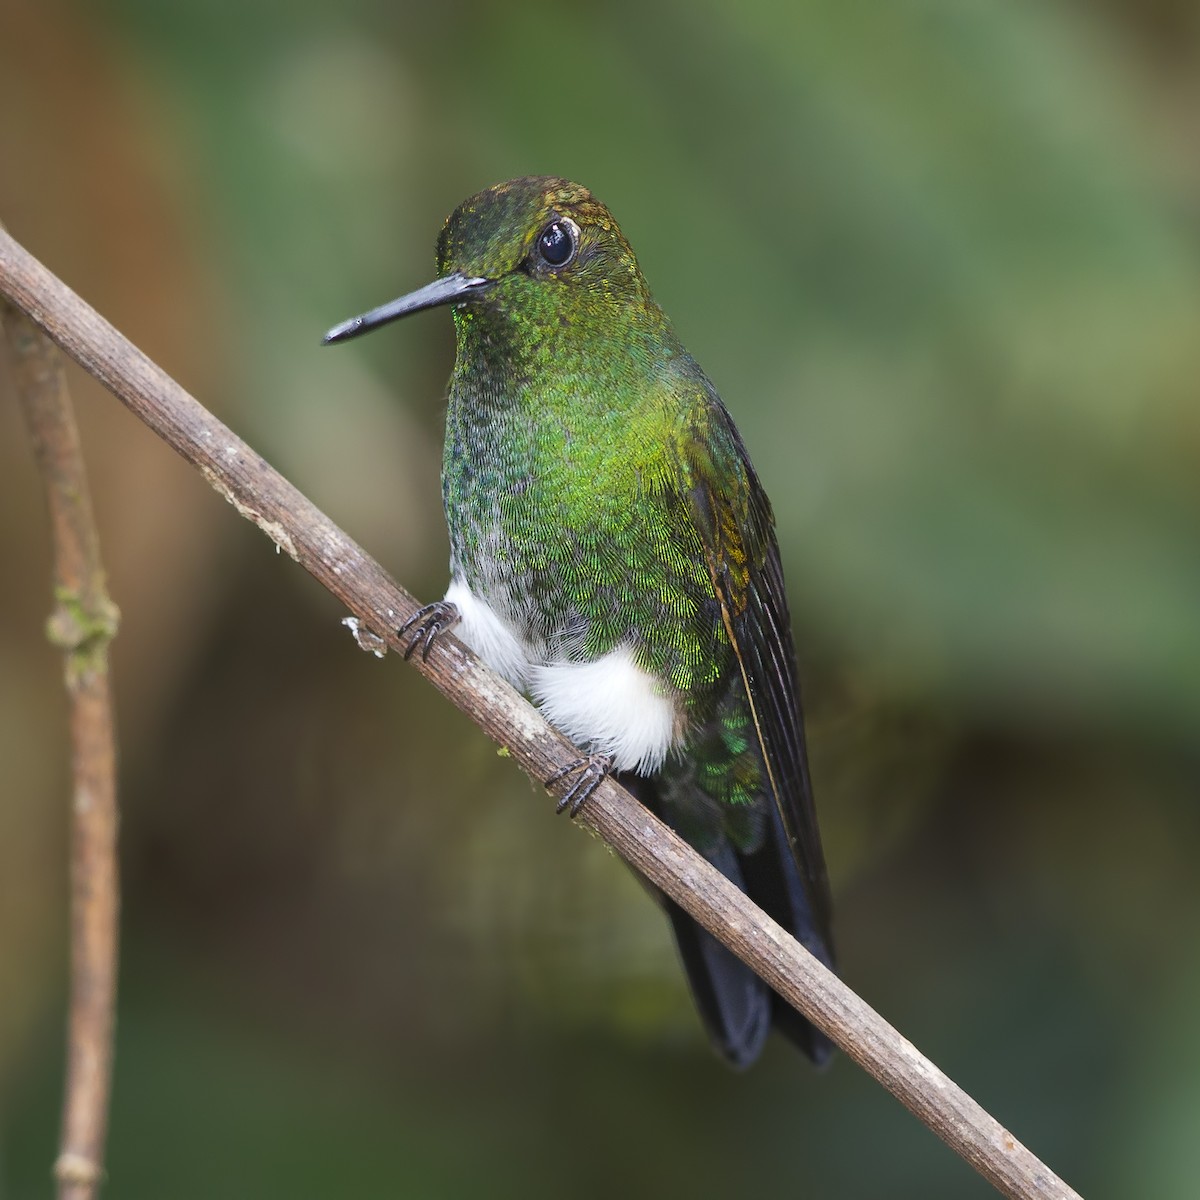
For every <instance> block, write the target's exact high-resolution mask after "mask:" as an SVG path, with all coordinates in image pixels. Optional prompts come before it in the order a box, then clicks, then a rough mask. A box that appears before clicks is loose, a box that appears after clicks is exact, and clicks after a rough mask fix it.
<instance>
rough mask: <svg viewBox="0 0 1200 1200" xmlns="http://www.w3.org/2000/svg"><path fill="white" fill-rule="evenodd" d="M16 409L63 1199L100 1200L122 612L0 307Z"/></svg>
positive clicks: (70, 417) (58, 422)
mask: <svg viewBox="0 0 1200 1200" xmlns="http://www.w3.org/2000/svg"><path fill="white" fill-rule="evenodd" d="M0 317H2V318H3V320H2V323H3V325H4V331H5V334H6V335H7V341H8V347H9V353H10V358H11V362H12V373H13V379H14V382H15V384H16V389H17V401H18V403H19V405H20V407H21V410H22V412H23V413H24V416H25V424H26V426H27V427H28V430H29V439H30V441H31V443H32V445H33V452H34V457H35V458H36V460H37V464H38V469H39V471H40V472H41V476H42V482H43V484H44V486H45V491H46V502H47V505H48V506H49V509H50V525H51V531H52V536H53V541H54V597H55V602H56V608H55V610H54V614H53V615H52V616H51V618H50V620H49V622H48V623H47V633H48V636H49V638H50V640H51V642H53V643H54V644H55V645H56V646H58V647H59V648H60V649H61V650H62V652H63V655H64V659H65V665H66V685H67V695H68V697H69V699H70V725H71V749H72V753H71V758H72V772H73V780H74V795H73V801H72V805H71V918H70V921H71V985H70V986H71V1006H70V1014H69V1016H68V1033H67V1078H66V1089H65V1095H64V1098H63V1120H62V1133H61V1139H60V1143H59V1156H58V1161H57V1162H56V1163H55V1167H54V1173H55V1176H56V1177H57V1179H58V1195H59V1200H92V1197H94V1196H96V1195H97V1194H98V1192H99V1188H100V1183H101V1180H102V1178H103V1174H104V1141H105V1133H106V1130H107V1127H108V1097H109V1089H110V1084H111V1079H112V1037H113V1020H114V1012H115V1004H116V990H117V906H118V895H119V893H118V880H117V792H116V743H115V738H114V735H113V715H112V695H111V689H110V687H109V677H108V643H109V642H110V641H111V640H112V637H113V635H114V634H115V633H116V630H117V610H116V608H115V607H114V606H113V603H112V601H111V600H110V599H109V598H108V594H107V592H106V590H105V586H104V569H103V567H102V566H101V564H100V547H99V541H98V539H97V536H96V526H95V522H94V521H93V519H92V505H91V498H90V496H89V493H88V486H87V478H86V475H85V473H84V465H83V453H82V451H81V450H80V446H79V434H78V431H77V430H76V427H75V414H74V411H73V410H72V408H71V398H70V395H69V394H68V392H67V383H66V376H65V373H64V371H63V364H64V360H63V357H62V355H61V354H60V353H59V350H58V348H57V347H56V346H55V345H54V344H53V343H52V342H51V341H50V339H49V338H47V337H46V335H45V334H44V333H42V331H41V330H40V329H38V328H37V326H35V325H34V324H33V323H32V322H31V321H30V320H29V319H28V317H26V316H25V314H24V313H22V312H20V311H19V310H17V309H15V308H13V307H12V306H10V305H8V304H3V303H0Z"/></svg>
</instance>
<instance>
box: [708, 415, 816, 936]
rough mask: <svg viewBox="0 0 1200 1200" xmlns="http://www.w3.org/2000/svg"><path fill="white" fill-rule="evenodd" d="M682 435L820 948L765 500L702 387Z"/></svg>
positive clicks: (721, 597)
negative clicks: (699, 403)
mask: <svg viewBox="0 0 1200 1200" xmlns="http://www.w3.org/2000/svg"><path fill="white" fill-rule="evenodd" d="M702 426H703V427H702V428H699V429H697V430H696V431H695V436H693V437H689V438H688V439H687V441H688V447H687V452H686V459H687V461H686V463H685V471H686V472H687V476H688V485H689V486H688V490H687V497H688V500H689V502H690V505H691V508H692V516H693V519H694V521H695V525H696V528H697V530H698V532H699V535H700V539H701V542H702V545H703V549H704V555H705V560H706V565H707V568H708V574H709V577H710V579H711V581H712V587H713V592H714V595H715V596H716V599H717V603H718V606H719V609H720V615H721V621H722V624H723V625H724V629H725V633H726V635H727V637H728V638H729V642H730V644H731V645H732V647H733V652H734V655H735V657H736V659H737V663H738V667H739V670H740V671H741V675H742V681H743V683H744V685H745V690H746V698H747V700H748V702H749V705H750V710H751V715H752V718H753V724H754V731H755V736H756V737H757V740H758V746H759V749H760V750H761V752H762V760H763V764H764V766H765V769H766V775H767V787H768V789H769V791H770V793H771V795H772V797H773V799H774V801H775V806H776V808H777V810H778V812H779V816H780V818H781V820H782V822H783V828H784V831H785V833H786V836H787V840H788V843H789V846H790V849H791V852H792V856H793V858H794V859H795V862H796V866H797V867H798V868H799V871H800V875H801V879H802V881H803V884H804V889H805V891H806V892H807V893H808V899H809V902H810V905H811V908H812V912H813V916H814V918H815V921H816V924H817V930H816V932H817V933H818V935H819V936H820V937H821V939H822V940H823V942H824V944H825V947H826V949H827V953H831V951H832V939H831V937H830V909H831V901H830V895H829V878H828V874H827V872H826V868H825V857H824V854H823V852H822V849H821V835H820V832H819V831H818V828H817V817H816V811H815V809H814V807H813V799H812V786H811V784H810V782H809V774H808V761H807V758H806V755H805V749H804V729H803V725H802V719H801V712H800V697H799V685H798V682H797V678H796V654H795V649H794V646H793V643H792V628H791V618H790V617H789V615H788V606H787V595H786V593H785V591H784V583H783V568H782V564H781V563H780V558H779V546H778V544H777V542H776V540H775V520H774V516H773V514H772V512H771V505H770V501H769V500H768V499H767V496H766V493H765V492H764V491H763V489H762V485H761V484H760V483H759V481H758V476H757V475H756V474H755V471H754V467H753V466H752V465H751V463H750V460H749V458H748V457H747V455H746V451H745V448H744V446H743V445H742V441H741V438H740V437H739V435H738V432H737V429H736V428H735V427H734V424H733V421H732V419H731V418H730V416H729V414H728V413H727V412H726V410H725V408H724V406H723V405H722V404H721V402H720V400H719V399H717V398H716V397H715V395H714V396H710V400H709V403H708V404H706V405H705V409H704V414H703V421H702Z"/></svg>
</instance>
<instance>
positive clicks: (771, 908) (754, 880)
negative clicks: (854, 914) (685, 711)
mask: <svg viewBox="0 0 1200 1200" xmlns="http://www.w3.org/2000/svg"><path fill="white" fill-rule="evenodd" d="M621 782H622V784H624V785H625V786H626V787H627V788H629V790H630V791H632V792H633V793H634V795H636V796H637V797H638V799H639V800H641V802H642V803H643V804H645V805H646V806H647V808H649V809H651V810H652V811H653V812H655V813H656V814H657V815H658V816H660V817H662V818H663V819H664V820H666V821H667V822H668V824H670V823H671V814H670V812H669V811H664V807H663V805H662V804H661V803H660V801H659V797H658V793H657V789H656V787H655V785H654V782H653V781H652V780H648V779H644V778H639V777H635V776H623V777H622V779H621ZM701 852H702V853H703V854H704V857H705V858H707V859H708V861H709V862H710V863H712V865H713V866H714V867H716V868H717V870H718V871H720V872H721V874H722V875H724V876H725V877H726V878H727V879H729V880H730V881H731V882H732V883H734V884H735V885H736V886H737V887H738V888H740V889H741V890H742V891H743V892H745V893H746V894H747V895H748V896H749V897H750V898H751V899H752V900H753V901H754V902H755V903H756V904H758V905H759V906H760V907H761V908H763V909H764V910H765V911H766V912H767V913H769V914H770V915H771V916H772V917H773V918H774V919H775V920H776V921H778V922H779V923H780V924H781V925H782V926H783V927H784V928H785V929H787V930H789V931H790V932H791V933H792V934H793V935H794V936H795V937H796V939H797V940H798V941H799V942H800V943H801V944H802V945H803V946H805V947H806V948H807V949H808V950H810V951H811V952H812V953H813V954H815V955H816V956H817V957H818V958H819V959H820V960H821V961H822V962H824V963H825V964H826V966H830V967H832V965H833V955H832V951H831V948H830V947H829V946H827V945H826V943H825V940H824V938H823V937H822V935H821V933H820V926H819V924H818V922H817V920H816V917H815V915H814V914H813V911H812V907H811V905H810V904H809V901H808V897H807V895H806V893H805V890H804V886H803V884H802V883H801V880H800V872H799V869H798V868H797V866H796V862H795V860H794V858H793V857H792V854H791V851H790V849H789V847H788V843H787V837H786V835H785V833H784V830H783V823H782V821H781V820H780V817H779V814H778V813H777V812H776V811H775V809H774V807H773V806H772V807H771V812H770V819H769V824H768V828H767V830H766V835H765V837H764V839H763V843H762V845H761V846H760V847H759V849H757V850H756V851H754V852H753V853H749V854H747V853H740V852H738V851H737V850H736V849H735V848H734V847H733V845H732V844H731V843H730V842H728V841H725V840H722V841H719V842H718V844H717V845H716V847H715V848H714V849H711V850H703V851H701ZM659 899H660V901H661V903H662V905H663V907H664V908H665V910H666V913H667V916H668V918H669V919H670V921H671V927H672V930H673V931H674V933H675V941H676V943H677V944H678V946H679V955H680V958H681V959H682V960H683V966H684V970H685V971H686V973H687V978H688V985H689V987H690V988H691V992H692V997H693V999H694V1001H695V1003H696V1008H697V1009H698V1010H699V1013H700V1017H701V1020H702V1021H703V1023H704V1027H705V1029H706V1031H707V1032H708V1035H709V1039H710V1040H711V1042H712V1044H713V1046H714V1047H715V1048H716V1049H717V1050H718V1052H719V1053H720V1054H721V1056H722V1057H723V1058H725V1059H726V1061H727V1062H729V1063H730V1064H731V1065H732V1066H734V1067H738V1068H742V1067H748V1066H750V1064H751V1063H753V1062H754V1060H755V1059H756V1058H758V1056H759V1054H760V1053H761V1051H762V1047H763V1043H764V1042H765V1041H766V1037H767V1034H768V1033H769V1032H770V1030H771V1027H772V1025H774V1026H775V1027H776V1028H777V1029H778V1030H779V1031H780V1033H782V1034H784V1035H785V1036H786V1037H787V1038H788V1039H789V1040H790V1041H792V1042H793V1043H795V1044H796V1045H797V1046H798V1047H799V1048H800V1049H801V1050H803V1051H804V1053H805V1054H806V1055H808V1057H809V1058H811V1059H812V1060H813V1062H815V1063H816V1064H817V1065H818V1066H820V1065H823V1064H824V1063H826V1062H828V1060H829V1058H830V1056H831V1055H832V1053H833V1046H832V1044H831V1043H830V1041H829V1039H828V1038H827V1037H825V1035H824V1034H822V1033H820V1032H819V1031H818V1030H817V1029H815V1028H814V1027H813V1025H812V1024H811V1023H810V1022H809V1021H808V1020H806V1019H805V1018H804V1017H802V1016H801V1015H800V1014H799V1013H798V1012H797V1011H796V1010H795V1009H794V1008H792V1006H791V1005H790V1004H788V1002H787V1001H786V1000H784V999H783V998H782V997H780V996H778V995H776V994H775V992H774V991H773V990H772V989H771V988H770V987H769V986H768V985H767V984H766V983H764V982H763V981H762V980H761V979H759V977H758V976H757V975H756V974H755V973H754V972H753V971H752V970H751V969H750V968H749V967H748V966H746V964H745V963H743V962H742V960H741V959H739V958H738V957H737V956H736V955H735V954H734V953H733V952H732V951H731V950H729V949H727V948H726V947H725V946H724V945H722V944H721V943H720V942H719V941H717V939H716V938H715V937H713V936H712V934H710V933H709V932H708V931H707V930H706V929H704V928H703V927H702V926H700V925H697V924H696V922H695V921H694V920H693V919H692V918H691V917H690V916H688V914H687V913H686V912H684V910H683V909H682V908H680V907H679V905H677V904H676V903H675V902H674V901H673V900H671V899H669V898H668V897H666V896H662V895H661V894H659Z"/></svg>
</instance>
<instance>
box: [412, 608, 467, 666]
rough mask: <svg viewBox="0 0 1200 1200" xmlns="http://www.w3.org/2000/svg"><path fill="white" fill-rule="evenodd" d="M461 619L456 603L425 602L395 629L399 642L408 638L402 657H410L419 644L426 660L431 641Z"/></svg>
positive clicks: (431, 644) (422, 655) (446, 631)
mask: <svg viewBox="0 0 1200 1200" xmlns="http://www.w3.org/2000/svg"><path fill="white" fill-rule="evenodd" d="M461 619H462V613H460V612H459V611H458V605H457V604H453V603H451V601H449V600H435V601H434V602H433V603H432V604H426V605H425V607H424V608H418V609H417V611H416V612H415V613H413V615H412V616H411V617H409V618H408V620H407V621H405V622H404V624H403V625H401V626H400V628H399V629H397V630H396V637H397V639H398V640H399V641H400V642H401V643H403V642H404V639H405V638H408V639H409V640H408V644H407V645H406V646H405V647H404V657H405V658H412V656H413V651H414V650H416V648H417V647H418V646H420V647H421V658H422V660H423V661H428V659H429V651H430V650H431V649H432V648H433V643H434V642H435V641H437V639H438V637H439V636H440V635H441V634H443V633H448V632H449V631H450V630H451V629H453V628H454V626H455V625H457V624H458V623H459V621H460V620H461Z"/></svg>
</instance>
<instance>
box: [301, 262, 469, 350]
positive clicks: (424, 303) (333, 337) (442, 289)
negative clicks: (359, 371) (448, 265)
mask: <svg viewBox="0 0 1200 1200" xmlns="http://www.w3.org/2000/svg"><path fill="white" fill-rule="evenodd" d="M489 283H491V280H490V279H481V278H473V277H472V276H469V275H463V274H462V273H461V272H459V271H455V272H454V274H453V275H446V276H444V277H443V278H441V279H436V280H434V282H433V283H430V284H426V285H425V287H423V288H418V289H417V290H416V291H415V292H409V293H408V295H407V296H401V297H400V298H399V299H398V300H391V301H389V302H388V303H387V304H381V305H380V306H379V307H378V308H373V309H371V311H370V312H365V313H363V314H362V316H359V317H351V318H350V320H348V321H343V322H342V323H341V324H340V325H335V326H334V327H333V328H332V329H331V330H330V331H329V332H328V333H327V334H326V335H325V336H324V337H323V338H322V339H321V344H322V345H323V346H328V345H329V344H330V343H331V342H346V341H349V340H350V339H351V338H355V337H358V335H359V334H360V333H369V332H370V331H371V330H372V329H378V328H379V326H380V325H386V324H387V323H388V322H389V321H395V320H398V319H399V318H400V317H407V316H408V314H409V313H415V312H420V311H421V310H422V309H423V308H437V306H438V305H439V304H453V303H455V301H457V300H460V299H461V298H462V297H464V296H467V295H469V294H470V293H472V292H477V291H479V290H480V289H482V288H485V287H487V285H488V284H489Z"/></svg>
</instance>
